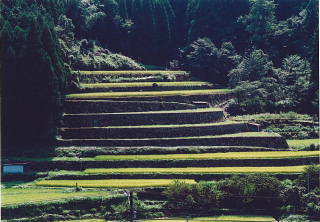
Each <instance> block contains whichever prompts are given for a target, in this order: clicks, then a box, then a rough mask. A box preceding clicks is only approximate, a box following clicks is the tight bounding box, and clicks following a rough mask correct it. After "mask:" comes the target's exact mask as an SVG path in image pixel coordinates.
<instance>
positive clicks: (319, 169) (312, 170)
mask: <svg viewBox="0 0 320 222" xmlns="http://www.w3.org/2000/svg"><path fill="white" fill-rule="evenodd" d="M298 183H299V184H300V185H302V186H304V187H306V188H307V189H308V190H313V189H315V188H319V187H320V166H317V165H311V166H308V167H306V168H305V170H304V171H303V173H302V175H301V176H300V177H299V179H298Z"/></svg>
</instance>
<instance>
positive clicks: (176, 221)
mask: <svg viewBox="0 0 320 222" xmlns="http://www.w3.org/2000/svg"><path fill="white" fill-rule="evenodd" d="M144 221H145V222H164V221H170V222H185V221H186V218H168V220H165V219H154V220H144ZM188 221H218V222H222V221H248V222H249V221H253V222H254V221H261V222H262V221H263V222H275V221H276V220H275V219H274V218H273V217H271V216H260V215H259V216H258V215H257V216H256V215H222V216H213V217H195V218H188Z"/></svg>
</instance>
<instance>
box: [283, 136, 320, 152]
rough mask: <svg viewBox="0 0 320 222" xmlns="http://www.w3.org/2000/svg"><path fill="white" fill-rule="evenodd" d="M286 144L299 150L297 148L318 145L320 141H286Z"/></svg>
mask: <svg viewBox="0 0 320 222" xmlns="http://www.w3.org/2000/svg"><path fill="white" fill-rule="evenodd" d="M287 143H288V145H289V146H290V147H292V148H295V149H299V148H304V147H308V146H310V145H312V144H314V145H319V144H320V139H319V138H318V139H305V140H287Z"/></svg>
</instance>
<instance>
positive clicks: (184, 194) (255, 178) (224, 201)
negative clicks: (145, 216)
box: [164, 174, 281, 212]
mask: <svg viewBox="0 0 320 222" xmlns="http://www.w3.org/2000/svg"><path fill="white" fill-rule="evenodd" d="M280 189H281V183H280V181H279V180H278V179H276V178H274V177H271V176H267V175H260V174H253V175H248V176H244V177H232V178H230V179H225V180H220V181H218V182H203V183H198V184H186V183H182V182H179V181H177V182H175V183H174V184H172V185H171V186H170V187H168V188H167V189H166V190H165V191H164V194H165V195H166V197H167V198H168V204H167V208H168V209H169V210H173V211H174V210H176V209H179V210H185V211H186V212H188V211H190V210H193V209H197V211H198V212H201V211H204V212H208V211H211V210H214V209H216V208H229V209H232V208H234V209H237V210H239V209H250V210H251V212H254V210H256V209H268V210H269V211H271V212H272V209H275V208H277V207H279V204H280V201H279V195H280ZM240 197H241V198H240Z"/></svg>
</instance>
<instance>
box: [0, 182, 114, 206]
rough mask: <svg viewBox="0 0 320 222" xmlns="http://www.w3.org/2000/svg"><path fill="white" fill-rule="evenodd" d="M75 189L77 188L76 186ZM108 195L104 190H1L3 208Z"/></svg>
mask: <svg viewBox="0 0 320 222" xmlns="http://www.w3.org/2000/svg"><path fill="white" fill-rule="evenodd" d="M73 187H75V184H74V186H73ZM108 195H110V192H107V191H102V190H86V191H78V192H75V191H74V190H70V189H45V188H39V187H38V188H5V189H1V206H6V205H16V204H25V203H38V202H43V201H53V200H63V199H68V198H75V197H100V196H108Z"/></svg>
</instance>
